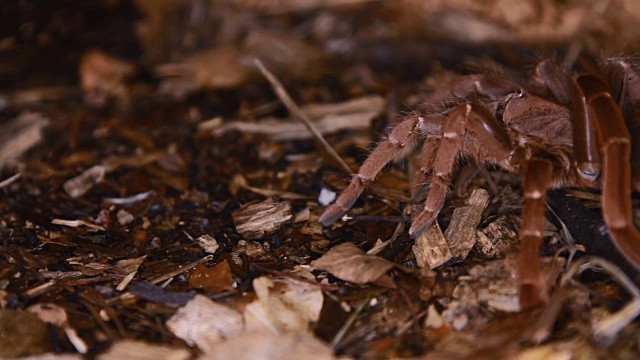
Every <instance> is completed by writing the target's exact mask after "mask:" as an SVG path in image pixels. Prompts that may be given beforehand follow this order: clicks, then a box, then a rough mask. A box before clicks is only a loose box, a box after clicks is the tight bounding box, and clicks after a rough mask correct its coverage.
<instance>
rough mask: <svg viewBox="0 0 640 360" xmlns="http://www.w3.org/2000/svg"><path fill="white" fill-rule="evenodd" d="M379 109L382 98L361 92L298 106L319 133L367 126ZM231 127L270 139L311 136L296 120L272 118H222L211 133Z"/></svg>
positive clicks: (308, 137) (291, 138) (224, 131)
mask: <svg viewBox="0 0 640 360" xmlns="http://www.w3.org/2000/svg"><path fill="white" fill-rule="evenodd" d="M383 110H384V99H383V98H382V97H380V96H364V97H361V98H357V99H354V100H349V101H345V102H340V103H329V104H310V105H307V106H305V107H303V108H301V109H300V111H301V112H302V114H304V115H305V116H307V117H308V118H309V119H310V120H311V122H312V123H313V125H314V126H315V128H316V129H317V130H318V132H319V133H320V134H323V135H324V134H330V133H335V132H338V131H340V130H345V129H369V128H371V121H372V120H373V119H374V118H375V117H376V116H378V115H380V113H382V111H383ZM231 130H238V131H242V132H244V133H249V134H260V135H266V136H268V137H269V138H270V139H271V140H274V141H290V140H304V139H310V138H312V137H313V134H312V133H311V132H309V131H307V128H306V127H305V125H304V124H303V123H301V122H300V121H297V120H295V121H291V120H284V119H276V118H267V119H262V120H260V122H257V123H250V122H247V121H231V122H226V123H224V124H222V125H220V126H218V127H216V128H215V129H214V130H213V133H214V134H216V135H220V134H224V133H226V132H228V131H231Z"/></svg>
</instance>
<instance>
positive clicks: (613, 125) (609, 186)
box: [573, 75, 640, 269]
mask: <svg viewBox="0 0 640 360" xmlns="http://www.w3.org/2000/svg"><path fill="white" fill-rule="evenodd" d="M573 84H574V88H575V92H576V93H581V94H583V96H584V99H585V100H584V101H585V103H586V104H587V106H588V109H589V112H591V113H592V117H593V119H594V122H595V127H596V137H597V139H598V144H599V145H600V150H601V152H602V158H603V171H602V180H601V181H602V215H603V217H604V221H605V223H606V224H607V227H608V228H609V233H610V234H611V239H612V240H613V243H614V244H615V245H616V247H617V248H618V250H619V251H620V252H621V253H622V255H624V256H625V257H626V258H627V260H629V262H630V263H631V264H632V265H634V266H635V267H636V268H637V269H640V233H639V232H638V230H637V229H636V228H635V226H634V225H633V221H632V207H631V165H630V157H631V137H630V135H629V131H628V129H627V127H626V124H625V121H624V118H623V115H622V111H621V110H620V107H618V105H617V104H616V103H615V101H614V100H613V98H612V97H611V94H610V91H609V88H608V86H607V84H606V82H605V81H604V80H603V79H602V78H600V77H598V76H596V75H583V76H579V77H575V78H574V79H573ZM581 141H584V139H581V138H576V139H574V142H576V143H578V142H581Z"/></svg>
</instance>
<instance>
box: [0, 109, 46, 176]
mask: <svg viewBox="0 0 640 360" xmlns="http://www.w3.org/2000/svg"><path fill="white" fill-rule="evenodd" d="M48 123H49V120H47V119H46V118H44V117H43V116H42V115H40V114H38V113H32V112H24V113H22V114H20V115H19V116H18V117H16V118H15V119H13V120H9V121H7V122H5V123H4V124H2V125H0V170H2V168H4V166H5V165H6V164H7V163H8V162H10V161H11V160H13V159H15V158H17V157H19V156H20V155H22V154H23V153H24V152H26V151H27V150H29V149H30V148H31V147H32V146H34V145H35V144H37V143H38V142H40V140H41V139H42V129H43V128H44V127H45V126H46V125H47V124H48Z"/></svg>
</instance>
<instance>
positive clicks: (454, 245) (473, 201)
mask: <svg viewBox="0 0 640 360" xmlns="http://www.w3.org/2000/svg"><path fill="white" fill-rule="evenodd" d="M467 204H468V206H464V207H459V208H457V209H455V210H454V211H453V215H452V216H451V223H450V224H449V227H448V228H447V230H446V231H445V233H444V237H445V238H446V239H447V242H448V243H449V249H450V251H451V254H452V255H453V256H454V257H456V258H459V259H460V260H462V259H464V258H466V257H467V255H468V254H469V251H471V249H472V248H473V245H474V244H475V243H476V229H477V228H478V224H479V223H480V217H481V216H482V212H483V211H484V209H486V208H487V205H489V193H488V192H487V191H486V190H484V189H476V190H474V191H473V192H472V193H471V196H470V197H469V200H467Z"/></svg>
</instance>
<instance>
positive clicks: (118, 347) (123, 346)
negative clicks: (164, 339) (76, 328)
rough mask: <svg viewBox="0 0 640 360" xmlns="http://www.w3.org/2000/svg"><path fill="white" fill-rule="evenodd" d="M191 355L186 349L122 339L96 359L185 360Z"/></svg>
mask: <svg viewBox="0 0 640 360" xmlns="http://www.w3.org/2000/svg"><path fill="white" fill-rule="evenodd" d="M190 357H191V354H190V353H189V350H187V349H174V348H170V347H168V346H163V345H156V344H149V343H146V342H144V341H134V340H122V341H118V342H116V343H114V344H113V345H112V346H111V348H109V351H107V352H105V353H104V354H101V355H99V356H98V360H120V359H128V360H158V359H163V360H186V359H189V358H190Z"/></svg>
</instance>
